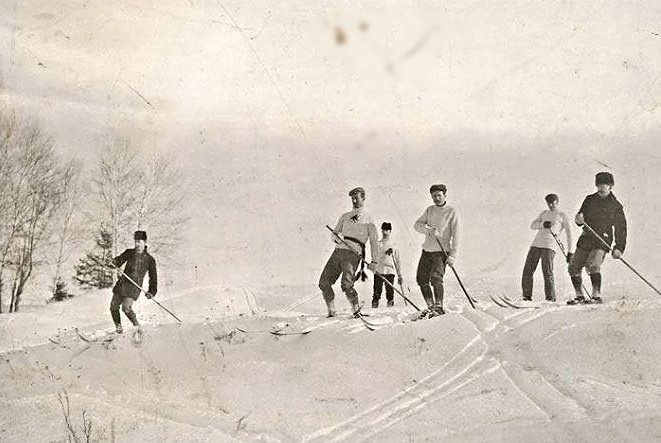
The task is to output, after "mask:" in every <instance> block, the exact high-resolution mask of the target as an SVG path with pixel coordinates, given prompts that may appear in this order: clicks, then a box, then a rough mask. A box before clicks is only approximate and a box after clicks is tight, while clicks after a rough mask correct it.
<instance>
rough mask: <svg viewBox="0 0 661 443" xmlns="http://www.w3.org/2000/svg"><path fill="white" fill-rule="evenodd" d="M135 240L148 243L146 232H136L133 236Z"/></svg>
mask: <svg viewBox="0 0 661 443" xmlns="http://www.w3.org/2000/svg"><path fill="white" fill-rule="evenodd" d="M133 238H134V239H135V240H144V241H147V233H146V232H145V231H135V234H133Z"/></svg>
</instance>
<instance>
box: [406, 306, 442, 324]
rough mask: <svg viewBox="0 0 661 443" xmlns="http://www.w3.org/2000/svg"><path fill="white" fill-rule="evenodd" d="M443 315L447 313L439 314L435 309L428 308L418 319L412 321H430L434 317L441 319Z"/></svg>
mask: <svg viewBox="0 0 661 443" xmlns="http://www.w3.org/2000/svg"><path fill="white" fill-rule="evenodd" d="M441 315H445V311H443V312H439V311H438V310H435V309H433V308H427V309H425V310H423V311H421V312H420V313H419V314H418V315H417V316H416V317H413V319H412V321H418V320H429V319H432V318H434V317H439V316H441Z"/></svg>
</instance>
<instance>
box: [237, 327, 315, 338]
mask: <svg viewBox="0 0 661 443" xmlns="http://www.w3.org/2000/svg"><path fill="white" fill-rule="evenodd" d="M234 329H236V330H237V331H239V332H243V333H244V334H271V335H276V336H282V335H307V334H309V333H310V332H312V331H311V330H307V329H304V330H302V331H283V330H281V329H280V330H275V331H265V330H263V329H253V330H249V329H243V328H239V327H236V328H234Z"/></svg>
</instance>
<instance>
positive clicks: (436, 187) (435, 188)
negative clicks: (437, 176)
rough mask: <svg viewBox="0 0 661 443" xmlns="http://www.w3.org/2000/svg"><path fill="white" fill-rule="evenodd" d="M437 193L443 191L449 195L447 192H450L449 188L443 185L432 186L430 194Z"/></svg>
mask: <svg viewBox="0 0 661 443" xmlns="http://www.w3.org/2000/svg"><path fill="white" fill-rule="evenodd" d="M436 191H443V194H447V192H448V187H447V186H445V185H443V184H439V185H431V188H429V193H430V194H433V193H434V192H436Z"/></svg>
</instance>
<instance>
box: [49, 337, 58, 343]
mask: <svg viewBox="0 0 661 443" xmlns="http://www.w3.org/2000/svg"><path fill="white" fill-rule="evenodd" d="M48 341H49V342H51V343H53V344H54V345H59V344H61V343H60V341H59V340H55V339H54V338H52V337H48Z"/></svg>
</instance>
